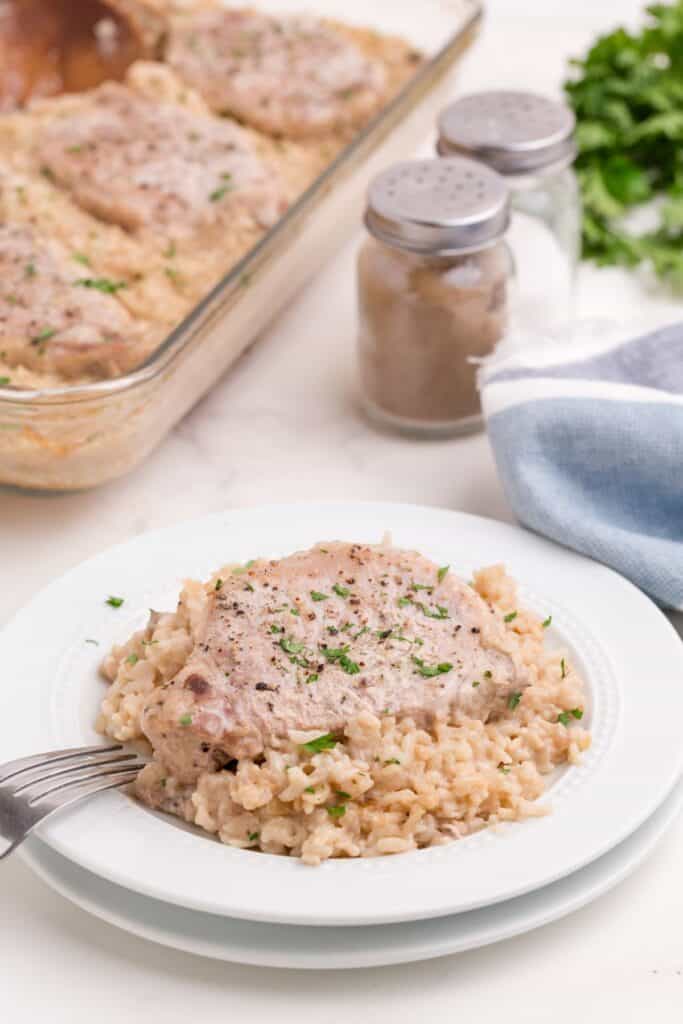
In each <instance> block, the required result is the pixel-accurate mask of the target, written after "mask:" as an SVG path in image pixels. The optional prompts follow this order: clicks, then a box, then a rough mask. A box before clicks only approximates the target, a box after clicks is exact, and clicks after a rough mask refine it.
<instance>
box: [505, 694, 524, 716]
mask: <svg viewBox="0 0 683 1024" xmlns="http://www.w3.org/2000/svg"><path fill="white" fill-rule="evenodd" d="M521 699H522V694H521V691H520V690H515V691H514V692H513V693H511V694H510V696H509V697H508V707H509V708H510V711H514V710H515V708H516V707H517V705H518V704H519V702H520V700H521Z"/></svg>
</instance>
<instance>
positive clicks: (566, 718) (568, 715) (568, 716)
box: [557, 708, 583, 725]
mask: <svg viewBox="0 0 683 1024" xmlns="http://www.w3.org/2000/svg"><path fill="white" fill-rule="evenodd" d="M572 718H576V719H581V718H583V708H572V709H571V710H570V711H561V712H560V713H559V715H558V716H557V720H558V722H561V723H562V725H569V723H570V721H571V720H572Z"/></svg>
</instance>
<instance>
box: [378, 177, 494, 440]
mask: <svg viewBox="0 0 683 1024" xmlns="http://www.w3.org/2000/svg"><path fill="white" fill-rule="evenodd" d="M508 219H509V201H508V193H507V189H506V186H505V183H504V182H503V180H502V179H501V178H500V177H499V176H498V175H497V174H496V173H495V172H493V171H491V170H489V169H488V168H486V167H483V166H481V165H480V164H478V163H476V162H475V161H472V160H468V159H465V158H459V157H458V158H449V159H442V160H420V161H411V162H408V163H402V164H398V165H396V166H395V167H392V168H390V169H389V170H388V171H385V172H384V173H383V174H381V175H380V176H379V177H378V178H376V179H375V180H374V181H373V183H372V184H371V186H370V189H369V192H368V207H367V212H366V218H365V223H366V226H367V228H368V231H369V232H370V238H368V239H367V240H366V242H365V243H364V245H363V247H362V248H361V251H360V254H359V258H358V299H359V320H360V330H359V365H360V375H361V386H362V392H363V400H364V404H365V406H366V408H367V410H368V412H369V414H370V415H371V416H372V417H373V418H374V419H376V420H378V421H380V422H382V423H383V424H386V425H390V426H393V427H396V428H397V429H399V430H401V431H402V432H407V433H412V434H417V435H421V436H424V435H427V436H430V435H431V436H449V435H454V434H459V433H465V432H467V431H470V430H472V429H476V428H477V427H478V426H479V425H480V423H481V408H480V404H479V396H478V392H477V387H476V369H477V368H476V360H477V359H478V358H481V357H483V356H486V355H488V354H489V353H490V352H491V351H492V349H493V348H494V346H495V345H496V343H497V342H498V340H499V339H500V338H501V337H502V335H503V333H504V332H505V328H506V324H507V313H508V290H509V284H510V278H511V272H512V261H511V258H510V254H509V251H508V248H507V245H506V243H505V241H504V240H503V235H504V233H505V230H506V228H507V224H508Z"/></svg>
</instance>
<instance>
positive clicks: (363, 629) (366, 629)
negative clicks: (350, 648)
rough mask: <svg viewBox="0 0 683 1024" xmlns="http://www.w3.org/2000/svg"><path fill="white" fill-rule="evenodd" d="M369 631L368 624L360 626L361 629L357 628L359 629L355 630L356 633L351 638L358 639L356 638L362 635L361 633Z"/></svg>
mask: <svg viewBox="0 0 683 1024" xmlns="http://www.w3.org/2000/svg"><path fill="white" fill-rule="evenodd" d="M369 632H370V629H369V628H368V626H363V627H362V628H361V629H359V630H358V632H357V633H356V635H355V636H354V637H353V639H354V640H358V639H359V638H360V637H362V636H363V635H364V634H365V633H369Z"/></svg>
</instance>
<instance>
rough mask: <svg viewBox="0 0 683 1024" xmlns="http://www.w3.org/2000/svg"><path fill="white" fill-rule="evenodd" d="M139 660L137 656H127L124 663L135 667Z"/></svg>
mask: <svg viewBox="0 0 683 1024" xmlns="http://www.w3.org/2000/svg"><path fill="white" fill-rule="evenodd" d="M139 660H140V659H139V658H138V656H137V654H129V655H128V657H127V658H126V661H127V662H128V664H129V665H137V663H138V662H139Z"/></svg>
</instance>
